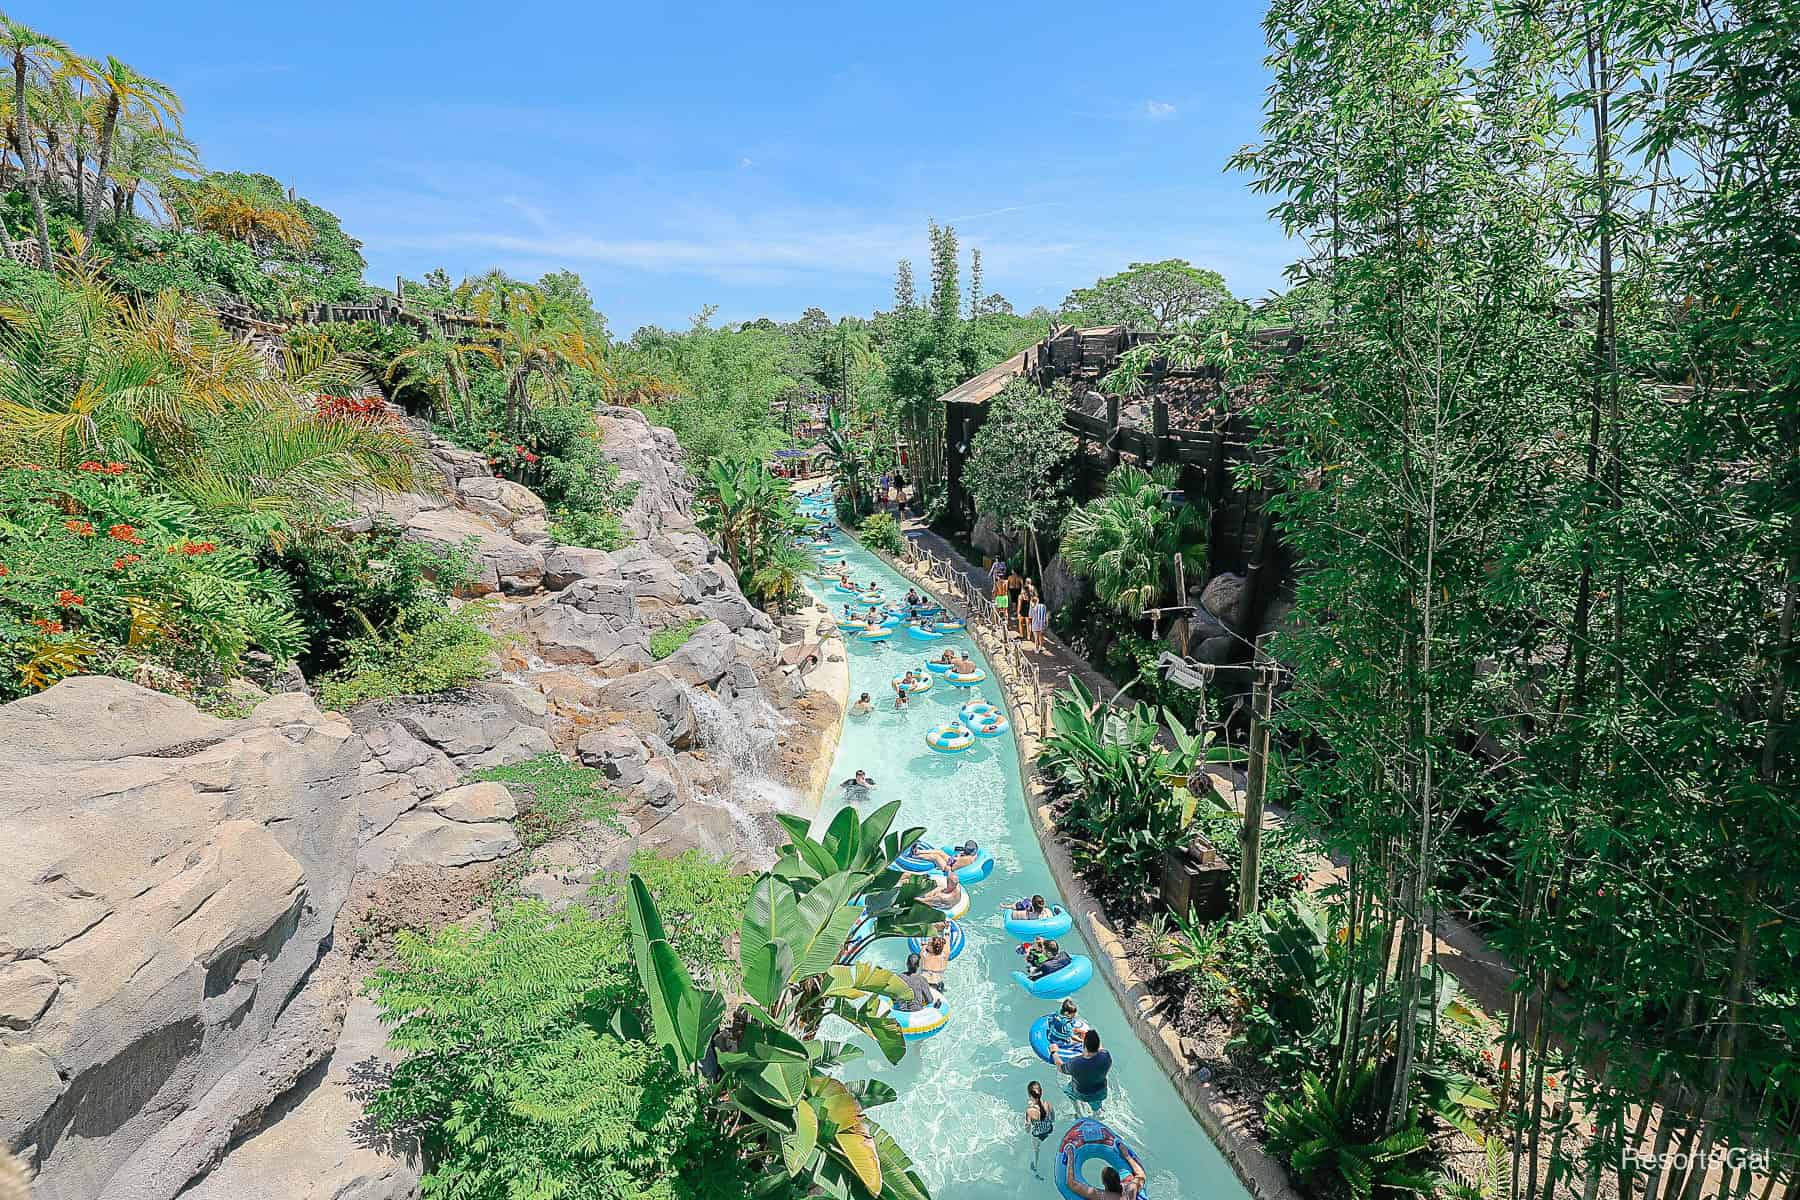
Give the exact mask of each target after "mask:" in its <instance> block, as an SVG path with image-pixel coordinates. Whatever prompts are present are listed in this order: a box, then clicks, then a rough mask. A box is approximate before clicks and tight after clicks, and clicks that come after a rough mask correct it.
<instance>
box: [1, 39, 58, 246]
mask: <svg viewBox="0 0 1800 1200" xmlns="http://www.w3.org/2000/svg"><path fill="white" fill-rule="evenodd" d="M0 52H4V53H6V54H8V55H11V56H12V64H13V112H12V117H13V119H12V129H11V131H10V132H11V136H12V144H13V150H14V152H15V153H17V154H18V156H19V171H20V173H21V175H22V176H23V177H24V180H25V194H26V195H27V196H29V197H30V198H31V211H32V214H33V215H34V216H35V217H36V218H37V236H38V253H39V254H40V255H42V256H43V257H42V260H41V263H42V266H43V268H44V269H45V270H46V271H49V270H53V269H54V268H55V263H56V257H55V255H54V254H53V253H52V252H51V249H50V217H49V214H48V213H47V212H45V210H44V193H43V190H42V189H41V188H40V187H39V186H38V173H37V141H36V139H35V138H34V137H33V136H32V134H31V129H30V123H31V118H30V113H31V109H30V105H29V102H28V101H27V99H26V96H25V77H26V76H27V75H28V74H29V73H30V72H31V70H32V69H33V68H34V67H36V68H41V69H46V70H47V69H50V68H53V67H55V66H57V65H60V64H62V63H65V62H68V61H69V60H70V59H72V58H73V57H74V56H75V55H74V52H73V51H72V50H70V49H69V48H68V47H67V46H65V45H63V44H62V43H61V42H59V41H57V40H56V39H55V38H53V37H51V36H50V35H49V34H47V33H39V32H38V31H37V30H35V29H32V28H30V27H29V26H26V25H21V24H20V23H19V22H17V21H15V20H13V19H12V18H11V17H7V16H0Z"/></svg>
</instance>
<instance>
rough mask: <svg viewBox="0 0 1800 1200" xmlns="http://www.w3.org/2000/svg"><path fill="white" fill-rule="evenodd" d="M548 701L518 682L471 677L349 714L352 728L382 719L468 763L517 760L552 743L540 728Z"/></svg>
mask: <svg viewBox="0 0 1800 1200" xmlns="http://www.w3.org/2000/svg"><path fill="white" fill-rule="evenodd" d="M548 713H549V704H548V703H547V702H546V701H545V699H544V697H543V695H542V694H541V693H539V692H537V691H536V690H534V689H532V688H528V687H523V686H520V685H518V684H512V683H505V682H500V681H490V682H485V683H474V684H470V685H468V686H467V687H464V688H460V689H458V690H456V691H454V692H448V693H445V694H444V695H441V696H398V697H395V698H393V699H390V700H376V701H373V702H371V703H369V704H365V705H362V706H361V707H359V708H357V709H356V710H355V711H354V712H353V713H352V714H351V719H352V720H353V721H354V722H355V723H356V727H357V729H358V731H366V730H370V729H374V728H375V727H376V726H378V725H381V724H383V723H385V722H389V721H391V722H394V723H396V724H398V725H399V726H400V727H401V728H402V729H404V730H405V731H406V732H407V733H409V734H411V735H412V736H413V737H414V738H416V739H418V740H419V741H421V742H424V743H425V744H426V745H428V746H433V747H435V748H437V749H438V750H441V751H443V752H444V754H445V755H447V756H448V757H449V758H450V759H451V760H452V761H453V762H454V763H455V764H456V765H457V766H458V767H461V768H465V769H471V768H475V767H483V766H499V765H503V764H504V763H511V762H522V761H524V760H525V759H528V758H535V757H536V756H538V755H540V754H548V753H550V752H551V751H552V750H554V749H555V746H554V745H553V744H552V742H551V740H550V735H549V734H548V733H547V732H545V730H544V723H545V721H546V719H547V716H548Z"/></svg>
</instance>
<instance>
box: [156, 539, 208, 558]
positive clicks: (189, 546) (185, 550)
mask: <svg viewBox="0 0 1800 1200" xmlns="http://www.w3.org/2000/svg"><path fill="white" fill-rule="evenodd" d="M218 548H219V547H218V546H217V545H216V544H215V543H213V542H177V543H176V544H175V545H173V546H170V547H169V550H168V552H169V553H170V554H185V555H187V556H188V557H189V558H192V557H194V555H196V554H211V553H212V552H213V551H215V550H217V549H218Z"/></svg>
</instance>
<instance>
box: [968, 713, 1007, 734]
mask: <svg viewBox="0 0 1800 1200" xmlns="http://www.w3.org/2000/svg"><path fill="white" fill-rule="evenodd" d="M1008 728H1009V726H1008V725H1007V722H1006V718H1005V717H1002V716H999V715H998V714H996V715H994V716H991V717H977V718H975V720H974V722H973V723H972V724H970V726H969V732H970V733H972V734H974V735H975V736H976V737H979V738H996V737H999V736H1000V735H1001V734H1003V733H1005V732H1006V731H1007V729H1008Z"/></svg>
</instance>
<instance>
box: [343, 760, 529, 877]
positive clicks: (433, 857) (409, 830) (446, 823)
mask: <svg viewBox="0 0 1800 1200" xmlns="http://www.w3.org/2000/svg"><path fill="white" fill-rule="evenodd" d="M517 813H518V809H517V806H516V805H515V804H514V803H513V798H512V793H511V792H510V791H508V790H507V788H506V786H505V785H504V784H499V783H469V784H464V785H463V786H462V787H457V788H452V789H451V790H449V791H447V792H445V793H443V794H442V795H440V796H438V797H437V798H436V799H433V800H428V801H426V802H425V803H424V804H421V805H420V806H419V807H418V808H415V809H413V810H412V811H411V812H409V813H404V814H402V815H401V816H400V817H398V818H396V819H395V821H394V823H393V824H392V825H390V826H388V828H387V829H386V831H384V832H383V833H382V834H381V835H380V836H379V837H376V838H374V839H373V840H372V841H370V842H368V843H366V844H365V845H364V846H363V847H362V849H361V850H360V851H359V852H358V856H357V857H358V864H357V865H358V866H359V867H360V868H361V869H362V870H365V871H368V872H370V873H371V874H374V875H385V874H387V873H388V872H389V871H391V870H393V869H394V868H395V867H466V866H470V865H471V864H474V863H484V862H492V861H493V860H495V859H497V858H504V857H506V856H507V855H509V854H512V853H515V852H516V851H517V850H518V849H519V839H518V837H517V835H515V834H514V833H513V828H512V826H511V825H510V824H509V822H510V821H511V820H512V819H513V817H514V816H516V815H517Z"/></svg>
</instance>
